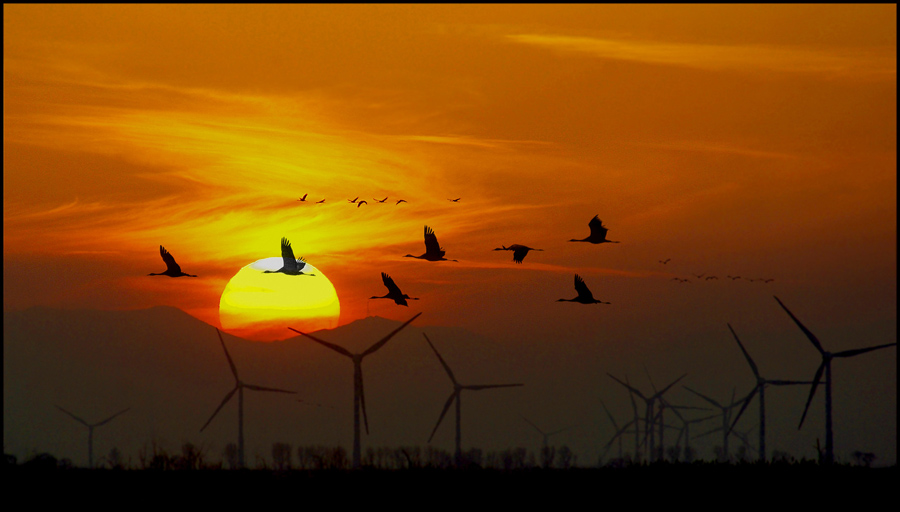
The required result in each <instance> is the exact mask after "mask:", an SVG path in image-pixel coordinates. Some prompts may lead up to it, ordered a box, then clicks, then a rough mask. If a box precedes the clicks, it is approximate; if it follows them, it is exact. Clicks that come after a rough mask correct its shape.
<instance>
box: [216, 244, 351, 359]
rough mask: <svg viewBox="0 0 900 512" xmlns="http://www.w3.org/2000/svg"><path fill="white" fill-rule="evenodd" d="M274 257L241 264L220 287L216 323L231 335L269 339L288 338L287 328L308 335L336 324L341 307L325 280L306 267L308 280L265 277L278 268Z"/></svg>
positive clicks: (304, 270)
mask: <svg viewBox="0 0 900 512" xmlns="http://www.w3.org/2000/svg"><path fill="white" fill-rule="evenodd" d="M283 263H284V262H283V260H282V259H281V258H280V257H273V258H265V259H261V260H257V261H255V262H253V263H251V264H249V265H246V266H244V268H242V269H241V270H240V271H238V273H237V274H235V275H234V277H232V278H231V280H230V281H228V284H227V285H225V290H224V291H222V298H221V299H219V323H220V324H221V326H222V329H224V330H226V331H228V332H229V333H231V334H234V335H235V336H240V337H242V338H247V339H253V340H258V341H273V340H281V339H285V338H289V337H291V336H293V335H294V333H293V332H291V331H289V330H288V327H293V328H295V329H298V330H301V331H304V332H312V331H316V330H319V329H333V328H335V327H337V325H338V319H339V318H340V315H341V303H340V301H339V300H338V296H337V292H336V291H335V289H334V285H332V284H331V281H329V280H328V278H327V277H325V274H323V273H322V271H320V270H319V269H317V268H315V267H313V266H312V265H310V264H309V263H307V264H306V267H305V268H304V269H303V272H304V273H308V274H315V275H313V276H291V275H286V274H282V273H273V274H265V273H264V271H266V270H278V269H279V268H281V266H282V265H283Z"/></svg>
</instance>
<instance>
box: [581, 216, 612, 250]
mask: <svg viewBox="0 0 900 512" xmlns="http://www.w3.org/2000/svg"><path fill="white" fill-rule="evenodd" d="M588 227H589V228H591V236H589V237H587V238H584V239H581V240H577V239H575V238H573V239H571V240H569V241H570V242H590V243H592V244H602V243H604V242H608V243H612V244H617V243H619V242H618V241H616V240H607V239H606V232H607V231H608V230H607V229H606V226H604V225H603V221H601V220H600V217H599V216H598V215H594V218H593V219H591V221H590V222H588Z"/></svg>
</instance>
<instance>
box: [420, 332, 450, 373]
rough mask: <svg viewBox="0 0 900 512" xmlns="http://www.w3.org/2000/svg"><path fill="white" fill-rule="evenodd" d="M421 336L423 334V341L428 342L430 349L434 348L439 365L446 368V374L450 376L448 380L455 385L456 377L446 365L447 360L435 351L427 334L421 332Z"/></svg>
mask: <svg viewBox="0 0 900 512" xmlns="http://www.w3.org/2000/svg"><path fill="white" fill-rule="evenodd" d="M422 336H425V341H427V342H428V346H430V347H431V350H434V354H435V355H436V356H437V357H438V360H439V361H440V362H441V365H443V366H444V369H445V370H447V375H449V376H450V380H451V381H453V384H454V385H457V384H458V383H457V382H456V377H454V376H453V370H451V369H450V366H448V365H447V362H446V361H444V358H443V357H441V354H440V353H439V352H438V351H437V349H436V348H434V345H433V344H432V343H431V340H430V339H428V335H427V334H425V333H424V332H423V333H422Z"/></svg>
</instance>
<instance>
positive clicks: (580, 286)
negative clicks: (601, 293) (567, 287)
mask: <svg viewBox="0 0 900 512" xmlns="http://www.w3.org/2000/svg"><path fill="white" fill-rule="evenodd" d="M575 291H577V292H578V297H575V298H574V299H559V300H557V301H556V302H580V303H582V304H612V302H603V301H602V300H597V299H595V298H594V294H592V293H591V291H590V290H588V287H587V285H586V284H584V279H582V278H581V276H579V275H578V274H575Z"/></svg>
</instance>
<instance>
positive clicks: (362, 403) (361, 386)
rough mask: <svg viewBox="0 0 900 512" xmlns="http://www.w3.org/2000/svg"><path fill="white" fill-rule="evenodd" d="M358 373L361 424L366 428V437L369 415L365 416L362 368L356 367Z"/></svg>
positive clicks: (364, 390)
mask: <svg viewBox="0 0 900 512" xmlns="http://www.w3.org/2000/svg"><path fill="white" fill-rule="evenodd" d="M356 371H358V372H359V405H360V406H361V407H362V415H363V424H364V425H365V426H366V435H369V415H368V414H366V388H365V386H363V376H362V366H360V365H356Z"/></svg>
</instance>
